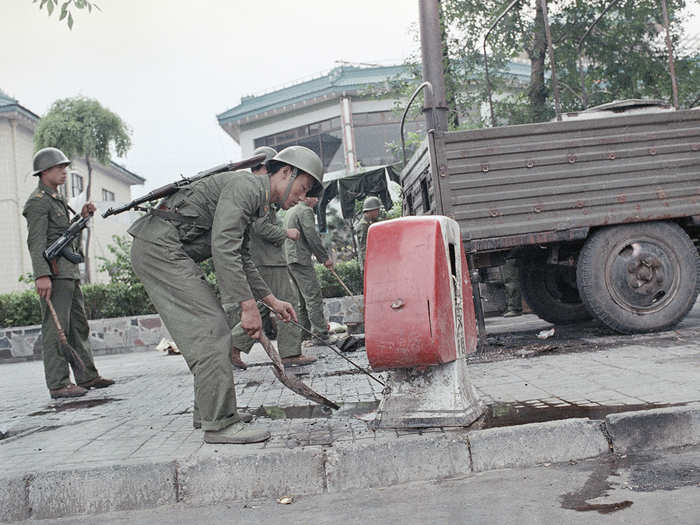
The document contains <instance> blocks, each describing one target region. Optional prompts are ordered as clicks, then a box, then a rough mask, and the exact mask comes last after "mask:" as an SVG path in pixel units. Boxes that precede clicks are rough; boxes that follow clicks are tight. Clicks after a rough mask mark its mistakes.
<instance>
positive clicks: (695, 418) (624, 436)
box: [605, 404, 700, 453]
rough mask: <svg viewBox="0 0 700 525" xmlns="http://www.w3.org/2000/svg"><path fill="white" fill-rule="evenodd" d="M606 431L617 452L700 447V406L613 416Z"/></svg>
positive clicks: (606, 424) (610, 416)
mask: <svg viewBox="0 0 700 525" xmlns="http://www.w3.org/2000/svg"><path fill="white" fill-rule="evenodd" d="M605 427H606V429H607V431H608V433H609V434H610V437H611V439H612V442H613V444H614V446H615V452H621V453H627V452H630V451H633V450H647V449H659V448H671V447H682V446H684V445H694V444H697V443H700V404H694V405H688V406H684V407H671V408H656V409H653V410H645V411H642V412H623V413H620V414H610V415H609V416H607V417H606V418H605Z"/></svg>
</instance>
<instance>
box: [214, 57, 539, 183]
mask: <svg viewBox="0 0 700 525" xmlns="http://www.w3.org/2000/svg"><path fill="white" fill-rule="evenodd" d="M505 72H506V73H507V74H509V75H511V76H512V77H513V78H514V79H515V80H516V81H517V82H518V83H520V84H523V83H527V81H528V79H529V74H530V72H529V65H527V64H524V63H519V62H512V63H510V64H509V65H508V67H507V68H506V71H505ZM408 78H410V72H409V70H408V68H407V66H405V65H393V66H353V65H342V66H339V67H336V68H334V69H332V70H330V71H329V72H327V73H325V74H322V75H319V76H316V77H315V78H311V79H308V80H303V81H299V82H296V83H293V84H290V85H288V86H283V87H280V88H276V89H271V90H268V91H267V92H265V93H261V94H258V95H253V96H246V97H243V98H242V99H241V102H240V104H238V105H237V106H235V107H233V108H231V109H229V110H227V111H224V112H223V113H221V114H219V115H217V119H218V121H219V125H220V126H221V127H222V128H223V129H224V131H226V133H228V134H229V135H230V136H231V138H232V139H233V140H234V141H235V142H236V143H238V144H239V145H240V146H241V150H242V155H243V157H244V158H245V157H248V156H250V154H251V153H252V152H253V150H254V149H255V148H256V147H258V146H272V147H273V148H275V149H277V150H280V149H281V148H284V147H286V146H290V145H293V144H300V145H303V146H307V147H309V148H311V149H312V150H314V151H316V153H318V154H319V155H320V156H321V159H322V160H323V163H324V167H325V169H326V171H335V170H340V169H347V168H348V167H350V168H355V167H357V166H358V165H359V166H376V165H381V164H391V163H394V162H397V161H399V160H400V157H399V153H398V151H399V150H400V148H399V147H397V146H398V145H399V144H400V137H399V122H400V118H401V113H400V111H397V109H396V99H395V96H393V94H391V92H390V90H389V89H388V88H389V87H390V83H391V82H392V81H393V80H399V79H408ZM377 93H385V95H384V96H378V95H377ZM423 128H424V124H423V119H422V118H420V119H418V120H412V121H409V122H407V125H406V133H408V132H411V131H413V132H415V131H418V130H422V129H423Z"/></svg>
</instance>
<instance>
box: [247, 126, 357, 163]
mask: <svg viewBox="0 0 700 525" xmlns="http://www.w3.org/2000/svg"><path fill="white" fill-rule="evenodd" d="M254 144H255V147H256V148H257V147H259V146H272V147H273V148H275V149H277V151H280V150H282V149H284V148H286V147H287V146H294V145H301V146H306V147H307V148H309V149H311V150H312V151H314V152H316V153H317V154H318V155H319V156H320V157H321V160H322V161H323V167H324V169H325V170H327V171H333V170H336V169H341V168H343V167H344V166H345V159H344V156H343V138H342V134H341V131H340V118H338V117H333V118H330V119H327V120H322V121H320V122H314V123H311V124H305V125H303V126H299V127H298V128H293V129H288V130H286V131H282V132H280V133H276V134H274V135H268V136H266V137H259V138H257V139H255V141H254Z"/></svg>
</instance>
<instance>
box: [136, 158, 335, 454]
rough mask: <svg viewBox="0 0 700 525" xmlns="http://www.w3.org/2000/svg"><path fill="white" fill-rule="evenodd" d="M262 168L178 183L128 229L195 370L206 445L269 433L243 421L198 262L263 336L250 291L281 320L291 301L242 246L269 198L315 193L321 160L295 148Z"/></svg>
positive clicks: (218, 306) (288, 314)
mask: <svg viewBox="0 0 700 525" xmlns="http://www.w3.org/2000/svg"><path fill="white" fill-rule="evenodd" d="M267 169H268V172H269V175H268V176H256V175H253V174H252V173H250V172H248V171H241V172H236V173H231V172H224V173H219V174H216V175H211V176H210V177H207V178H204V179H201V180H199V181H197V182H195V183H193V184H192V185H190V186H188V187H185V188H181V189H180V190H178V191H177V192H176V193H174V194H172V195H170V196H169V197H167V198H166V199H164V200H163V201H162V202H161V203H160V204H159V205H158V206H157V207H156V208H155V209H153V210H151V211H150V212H149V213H148V214H146V215H144V216H143V217H141V218H140V219H138V220H137V221H136V222H135V223H134V224H133V225H132V226H131V228H129V233H130V234H131V235H132V236H133V237H134V241H133V244H132V248H131V263H132V266H133V268H134V272H135V273H136V275H137V276H138V277H139V279H141V282H142V283H143V285H144V287H145V288H146V291H147V292H148V295H149V297H150V298H151V301H153V304H154V305H155V307H156V309H157V310H158V313H159V314H160V315H161V318H162V319H163V322H164V323H165V326H166V327H167V329H168V331H169V332H170V335H171V336H172V337H173V339H174V340H175V343H176V344H177V346H178V348H179V349H180V351H181V352H182V354H183V356H184V358H185V360H186V361H187V364H188V366H189V368H190V370H191V371H192V373H193V375H194V391H195V405H196V407H197V409H198V410H199V414H200V416H201V425H202V428H203V430H204V441H205V442H207V443H255V442H260V441H265V440H266V439H269V437H270V434H269V432H267V431H264V430H259V429H255V428H251V427H250V426H249V425H246V424H244V423H243V422H242V421H241V417H240V415H239V414H238V411H237V409H236V392H235V388H234V383H233V373H232V367H231V348H232V334H231V328H230V326H229V323H228V320H227V315H226V313H225V311H224V309H223V307H222V302H221V301H220V300H219V299H218V297H217V296H216V293H215V291H214V288H213V287H212V286H211V285H210V284H209V283H208V282H207V280H206V279H205V276H204V273H203V271H202V269H201V267H200V266H199V264H198V263H199V262H200V261H203V260H206V259H208V258H210V257H211V258H212V259H213V261H214V267H215V270H216V277H217V283H218V285H219V288H220V289H221V294H222V300H223V301H225V302H227V303H230V304H237V305H239V307H240V312H241V313H240V326H237V327H236V328H235V329H234V331H235V330H236V329H243V330H244V331H245V332H246V333H247V334H248V335H249V336H250V337H252V338H255V339H257V338H259V337H260V331H261V326H262V321H261V318H260V312H259V311H258V308H257V305H256V301H255V299H256V298H257V299H262V300H263V301H264V302H265V303H266V304H267V305H269V306H270V307H271V308H272V309H273V310H274V311H275V312H276V313H277V314H278V315H279V316H280V317H282V319H283V320H285V321H289V320H290V319H296V315H295V313H294V309H293V308H292V305H291V304H289V303H287V302H285V301H280V300H279V299H278V298H277V297H275V296H274V295H272V294H271V293H270V291H269V289H268V287H267V285H266V284H265V282H264V281H263V279H262V278H261V277H260V274H259V273H258V271H257V269H256V268H255V264H254V263H253V261H252V259H251V257H250V253H249V250H248V242H249V241H248V239H249V230H250V226H251V224H252V223H253V222H254V221H255V220H256V219H258V218H261V217H264V216H265V215H267V213H268V212H269V210H270V205H271V204H272V203H276V204H277V205H278V206H280V207H281V208H283V209H288V208H290V207H292V206H293V205H294V204H295V203H296V202H298V201H299V200H300V199H301V198H302V197H304V196H305V195H306V193H307V192H310V191H312V192H313V191H319V190H320V187H321V182H322V180H323V164H322V163H321V159H320V158H319V157H318V155H316V154H315V153H314V152H313V151H311V150H309V149H307V148H304V147H302V146H292V147H290V148H287V149H285V150H283V151H281V152H280V153H279V154H278V155H277V156H275V158H274V159H272V160H270V161H269V162H268V164H267Z"/></svg>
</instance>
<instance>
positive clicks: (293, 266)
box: [284, 197, 333, 343]
mask: <svg viewBox="0 0 700 525" xmlns="http://www.w3.org/2000/svg"><path fill="white" fill-rule="evenodd" d="M317 203H318V198H316V197H306V199H304V200H302V201H301V202H299V204H297V205H296V206H294V207H293V208H292V209H291V210H289V211H288V212H287V215H286V217H285V219H286V222H285V227H286V228H287V229H289V228H294V229H296V230H299V232H300V233H301V236H300V237H299V240H298V241H292V240H290V239H287V240H286V241H285V244H284V247H285V251H286V254H287V265H288V266H289V272H290V274H291V276H292V280H293V281H294V284H296V286H297V289H298V290H299V294H298V295H299V303H298V309H297V313H298V315H299V320H300V323H301V324H302V326H304V327H305V328H306V329H307V330H310V331H311V333H312V334H313V336H314V338H315V339H317V340H319V341H320V342H322V343H328V342H331V339H330V337H329V335H328V325H327V323H326V317H325V316H324V315H323V297H322V296H321V285H320V284H319V282H318V278H317V277H316V271H315V270H314V264H313V261H312V260H311V255H312V254H313V255H314V256H315V257H316V259H317V260H318V261H319V262H320V263H323V265H325V266H326V268H331V269H332V268H333V261H331V259H330V258H329V257H328V252H327V251H326V249H325V248H324V247H323V244H322V242H321V236H320V235H319V233H318V230H317V229H316V223H315V217H314V211H313V208H314V206H316V204H317Z"/></svg>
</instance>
